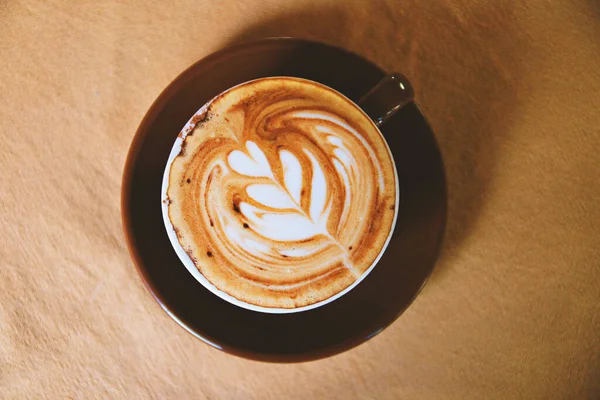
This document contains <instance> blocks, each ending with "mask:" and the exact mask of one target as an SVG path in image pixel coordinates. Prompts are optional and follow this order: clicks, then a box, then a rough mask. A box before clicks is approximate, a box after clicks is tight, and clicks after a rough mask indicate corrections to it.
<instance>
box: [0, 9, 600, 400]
mask: <svg viewBox="0 0 600 400" xmlns="http://www.w3.org/2000/svg"><path fill="white" fill-rule="evenodd" d="M169 3H171V2H164V1H146V2H141V1H140V2H121V1H75V0H73V1H66V0H65V1H49V0H44V1H33V0H32V1H17V0H2V1H0V196H1V197H0V224H1V225H0V228H1V232H0V263H1V268H0V398H1V399H38V398H52V399H62V398H73V399H93V398H115V399H134V398H160V399H176V398H195V399H287V398H292V399H306V398H319V399H338V398H339V399H342V398H344V399H345V398H348V399H371V398H374V399H598V398H600V157H599V155H598V151H599V149H600V4H599V3H598V1H597V0H589V1H583V0H572V1H561V0H548V1H542V0H534V1H487V0H485V1H484V0H481V1H470V0H469V1H467V0H464V1H460V0H445V1H441V0H440V1H438V0H435V1H434V0H431V1H419V0H406V1H404V0H402V1H400V0H397V1H393V0H389V1H367V0H365V1H360V0H355V1H347V0H335V1H333V0H332V1H305V0H294V1H286V2H283V1H276V0H273V1H262V2H259V1H249V0H223V1H188V2H180V3H179V4H169ZM272 35H291V36H301V37H307V38H315V39H319V40H322V41H326V42H329V43H333V44H337V45H341V46H345V47H347V48H349V49H351V50H354V51H356V52H358V53H359V54H362V55H364V56H366V57H368V58H370V59H372V60H373V61H375V62H377V63H379V64H380V65H381V66H382V67H384V68H386V69H388V70H390V71H391V70H399V71H403V72H405V73H406V74H407V75H408V76H409V77H410V78H411V79H412V81H413V84H414V86H415V87H416V90H417V98H418V102H419V103H420V105H421V106H422V108H423V109H424V111H425V112H426V113H427V115H428V116H429V118H430V120H431V123H432V125H433V127H434V130H435V131H436V134H437V136H438V140H439V143H440V146H441V150H442V153H443V157H444V160H445V163H446V167H447V174H448V180H449V190H450V215H449V226H448V231H447V235H446V241H445V246H444V251H443V254H442V257H441V260H440V261H439V263H438V266H437V269H436V271H435V273H434V275H433V277H432V279H431V280H430V282H429V284H428V285H427V286H426V288H425V290H424V291H423V292H422V294H421V295H420V296H419V298H418V299H417V301H416V302H415V303H414V304H413V306H412V307H411V308H410V309H409V310H408V311H407V312H406V313H405V314H404V315H403V316H402V317H401V318H400V319H399V320H398V321H396V322H395V323H394V324H393V325H392V326H391V327H390V328H388V329H387V330H385V331H384V332H383V333H382V334H381V335H379V336H377V337H376V338H374V339H373V340H371V341H370V342H368V343H366V344H364V345H362V346H360V347H358V348H356V349H354V350H352V351H349V352H347V353H344V354H342V355H339V356H336V357H333V358H330V359H326V360H322V361H317V362H311V363H305V364H298V365H270V364H263V363H258V362H251V361H246V360H243V359H239V358H235V357H232V356H228V355H226V354H223V353H221V352H219V351H217V350H214V349H212V348H210V347H208V346H207V345H204V344H203V343H201V342H200V341H198V340H196V339H194V338H193V337H192V336H191V335H189V334H187V333H186V332H185V331H184V330H183V329H181V328H180V327H179V326H178V325H177V324H176V323H175V322H173V321H172V320H171V319H170V318H169V317H168V316H167V315H166V314H165V313H164V312H163V311H162V310H161V309H160V308H159V306H158V305H157V304H156V303H155V302H154V300H153V299H152V297H151V296H150V295H149V293H148V292H147V291H146V290H145V288H144V286H143V285H142V283H141V280H140V279H139V277H138V276H137V273H136V271H135V269H134V267H133V264H132V262H131V260H130V258H129V255H128V252H127V249H126V246H125V243H124V238H123V234H122V231H121V220H120V210H119V201H120V184H121V174H122V168H123V164H124V161H125V156H126V153H127V149H128V146H129V144H130V142H131V140H132V137H133V135H134V132H135V130H136V127H137V125H138V123H139V122H140V120H141V119H142V116H143V115H144V113H145V111H146V110H147V109H148V107H149V106H150V104H151V103H152V101H153V100H154V99H155V98H156V96H157V95H158V94H159V93H160V91H161V90H162V89H163V88H164V87H165V86H166V85H167V84H168V83H169V82H170V81H171V80H172V79H173V78H174V77H175V76H176V75H177V74H178V73H179V72H181V71H182V70H183V69H185V68H186V67H187V66H189V65H190V64H191V63H193V62H195V61H196V60H198V59H199V58H201V57H203V56H205V55H207V54H209V53H211V52H213V51H215V50H217V49H220V48H222V47H224V46H226V45H228V44H230V43H232V42H236V41H239V40H241V39H245V38H255V37H261V36H272ZM240 67H242V68H243V66H240Z"/></svg>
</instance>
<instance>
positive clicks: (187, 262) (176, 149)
mask: <svg viewBox="0 0 600 400" xmlns="http://www.w3.org/2000/svg"><path fill="white" fill-rule="evenodd" d="M271 79H289V80H296V81H305V82H308V83H311V84H314V85H317V86H319V87H322V88H325V89H327V90H329V91H331V92H333V93H335V94H337V95H338V96H341V97H342V98H343V99H345V100H346V101H348V102H349V103H350V104H352V105H353V106H354V108H355V109H356V110H357V111H359V112H360V113H361V114H362V115H363V117H364V118H366V120H368V121H369V122H370V123H371V125H372V126H373V127H374V128H375V129H376V131H377V132H378V134H379V135H380V137H381V139H382V140H383V143H384V145H385V148H386V149H387V152H388V155H389V158H390V160H391V162H392V167H393V168H392V169H393V171H394V182H395V189H396V195H395V202H394V205H395V207H394V217H393V220H392V225H391V226H390V229H389V232H388V235H387V237H386V240H385V242H384V244H383V246H382V247H381V250H380V251H379V254H378V255H377V257H375V259H374V260H373V262H372V263H371V265H370V266H369V268H367V269H366V270H365V272H363V273H362V274H361V276H360V277H359V278H357V279H356V280H355V281H354V282H352V283H351V284H350V285H349V286H348V287H346V288H344V289H343V290H341V291H339V292H337V293H336V294H334V295H332V296H330V297H328V298H326V299H324V300H321V301H318V302H316V303H312V304H309V305H306V306H302V307H295V308H279V307H262V306H257V305H255V304H251V303H247V302H244V301H241V300H239V299H237V298H236V297H234V296H232V295H230V294H228V293H227V292H225V291H222V290H220V289H218V288H217V287H216V286H215V285H214V284H213V283H212V282H210V281H209V280H208V279H207V278H206V277H205V276H204V275H203V274H202V273H201V272H200V271H199V270H198V268H197V267H196V265H195V263H194V262H193V260H192V259H191V257H190V255H189V254H188V253H187V252H186V251H185V249H184V248H183V247H182V246H181V243H180V242H179V239H178V237H177V234H176V232H175V228H174V227H173V224H172V222H171V220H170V218H169V211H168V208H169V199H168V196H167V190H168V188H169V174H170V171H171V165H172V163H173V161H174V160H175V158H176V157H177V156H178V155H179V153H180V151H181V144H182V143H183V142H184V141H185V138H186V137H187V135H188V133H189V132H191V131H192V130H193V129H194V127H195V125H196V124H197V122H196V121H197V120H198V118H197V117H199V116H203V115H204V114H205V113H206V111H207V110H208V108H209V107H210V106H211V104H212V103H213V102H214V101H215V100H217V99H218V98H220V97H222V96H224V95H225V94H227V93H228V92H230V91H232V90H234V89H236V88H238V87H240V86H243V85H247V84H251V83H255V82H257V81H263V80H271ZM160 202H161V211H162V217H163V222H164V225H165V229H166V232H167V236H168V238H169V242H170V243H171V246H172V247H173V249H174V250H175V253H176V254H177V257H178V258H179V260H180V261H181V263H182V264H183V265H184V266H185V268H186V269H187V270H188V272H189V273H190V274H191V275H192V276H193V277H194V278H195V279H196V280H197V281H198V282H199V283H200V284H201V285H202V286H203V287H204V288H206V289H207V290H209V291H210V292H211V293H213V294H214V295H216V296H218V297H220V298H221V299H223V300H225V301H227V302H229V303H231V304H233V305H235V306H238V307H241V308H244V309H247V310H251V311H256V312H262V313H266V314H293V313H299V312H303V311H309V310H314V309H316V308H319V307H322V306H324V305H326V304H329V303H331V302H333V301H335V300H337V299H339V298H341V297H342V296H344V295H345V294H347V293H349V292H350V291H351V290H352V289H354V288H355V287H356V286H358V285H359V284H360V283H361V282H362V281H363V280H364V279H365V278H366V277H367V276H368V275H369V274H370V273H371V271H373V269H374V268H375V267H376V266H377V264H378V263H379V261H380V259H381V257H382V256H383V254H384V253H385V252H386V250H387V247H388V245H389V243H390V241H391V238H392V235H393V233H394V231H395V229H396V223H397V220H398V210H399V208H400V207H399V203H400V186H399V181H398V171H397V166H396V161H395V159H394V155H393V153H392V151H391V148H390V146H389V144H388V142H387V140H386V139H385V136H384V135H383V133H382V132H381V129H380V128H379V127H378V126H377V125H376V124H375V122H374V121H373V120H372V119H371V118H370V117H369V116H368V115H367V114H366V113H365V112H364V111H363V109H362V108H361V107H360V106H359V105H358V104H357V103H356V102H354V101H353V100H351V99H349V98H348V97H347V96H346V95H345V94H343V93H341V92H339V91H338V90H335V89H333V88H331V87H330V86H328V85H325V84H323V83H320V82H316V81H313V80H310V79H305V78H298V77H294V76H281V75H276V76H267V77H261V78H256V79H251V80H248V81H245V82H241V83H238V84H236V85H234V86H232V87H230V88H228V89H226V90H224V91H222V92H220V93H219V94H217V95H216V96H215V97H213V98H212V99H210V100H209V101H207V102H206V103H205V104H204V105H203V106H202V107H200V108H199V109H198V111H196V112H195V113H194V114H193V115H192V116H191V117H190V118H189V120H188V121H187V122H186V124H185V125H184V126H183V128H182V129H181V131H180V133H179V134H178V135H177V137H176V138H175V141H174V143H173V146H172V147H171V151H170V152H169V157H168V159H167V163H166V165H165V168H164V172H163V177H162V184H161V198H160Z"/></svg>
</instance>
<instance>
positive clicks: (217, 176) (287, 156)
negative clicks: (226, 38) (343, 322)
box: [167, 78, 397, 308]
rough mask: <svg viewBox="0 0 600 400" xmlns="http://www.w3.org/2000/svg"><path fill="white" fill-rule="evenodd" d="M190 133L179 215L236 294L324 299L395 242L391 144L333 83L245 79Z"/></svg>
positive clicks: (207, 267) (193, 242)
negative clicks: (329, 85) (390, 241)
mask: <svg viewBox="0 0 600 400" xmlns="http://www.w3.org/2000/svg"><path fill="white" fill-rule="evenodd" d="M194 120H195V121H194ZM182 139H183V142H182V146H181V152H180V153H179V155H178V156H177V157H176V158H175V159H174V160H173V162H172V165H171V169H170V172H169V177H168V190H167V195H168V200H169V204H168V216H169V219H170V221H171V223H172V224H173V227H174V229H175V232H176V233H177V238H178V241H179V243H180V244H181V246H182V247H183V249H185V251H186V252H187V253H188V255H189V256H190V258H191V259H192V260H193V262H194V264H195V265H196V267H197V268H198V270H199V271H200V273H201V274H202V275H203V276H204V277H205V278H206V279H207V280H208V281H209V282H210V283H212V284H213V285H214V286H215V287H216V288H218V289H219V290H221V291H223V292H225V293H227V294H228V295H230V296H233V297H235V298H236V299H238V300H240V301H242V302H245V303H249V304H253V305H257V306H261V307H267V308H269V307H276V308H298V307H303V306H307V305H310V304H314V303H316V302H320V301H322V300H325V299H327V298H329V297H331V296H334V295H336V294H338V293H340V292H342V291H343V290H344V289H346V288H347V287H349V286H350V285H352V284H353V283H354V282H356V281H357V279H359V278H360V277H361V276H363V274H365V272H367V270H369V268H370V267H371V266H372V265H373V263H374V261H375V260H376V259H377V258H378V256H379V254H380V253H381V251H382V249H383V248H384V246H385V245H386V243H387V240H388V237H389V233H390V230H391V227H392V225H393V222H394V219H395V216H396V215H395V214H396V211H395V204H396V197H397V187H396V178H395V171H394V167H393V161H392V159H391V156H390V153H389V149H388V148H387V145H386V144H385V142H384V141H383V138H382V137H381V135H380V133H379V132H378V131H377V129H376V128H375V127H374V126H373V124H372V123H370V121H368V120H366V117H364V116H363V115H362V113H361V111H360V110H359V109H357V108H356V106H355V105H354V104H353V103H351V102H350V101H349V100H347V99H345V98H344V97H343V96H341V95H339V94H337V93H336V92H334V91H332V90H331V89H328V88H326V87H324V86H321V85H319V84H316V83H314V82H310V81H304V80H300V79H294V78H268V79H263V80H258V81H253V82H249V83H246V84H243V85H240V86H237V87H235V88H233V89H231V90H229V91H227V92H225V93H223V94H222V95H220V96H219V97H218V98H216V99H215V100H213V101H212V102H211V103H210V105H209V106H208V107H207V108H206V109H203V110H201V111H200V112H199V114H198V115H197V116H196V117H195V118H194V119H193V120H192V122H191V123H190V124H188V127H187V128H186V129H185V130H184V131H183V132H182Z"/></svg>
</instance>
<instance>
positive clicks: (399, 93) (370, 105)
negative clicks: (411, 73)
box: [358, 72, 415, 128]
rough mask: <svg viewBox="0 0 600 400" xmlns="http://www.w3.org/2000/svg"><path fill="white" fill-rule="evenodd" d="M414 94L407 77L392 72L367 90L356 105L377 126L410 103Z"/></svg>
mask: <svg viewBox="0 0 600 400" xmlns="http://www.w3.org/2000/svg"><path fill="white" fill-rule="evenodd" d="M414 95H415V92H414V90H413V87H412V85H411V84H410V82H409V81H408V79H406V77H405V76H404V75H402V74H400V73H398V72H394V73H392V74H390V75H388V76H386V77H385V78H383V79H382V80H381V81H380V82H379V83H378V84H377V85H375V87H373V89H371V90H369V92H368V93H367V94H365V95H364V96H363V97H362V98H361V99H360V100H359V101H358V105H359V106H360V108H362V109H363V111H364V112H365V113H366V114H367V115H368V116H369V118H371V119H372V120H373V122H374V123H375V125H376V126H377V127H378V128H379V127H381V126H382V125H383V124H385V122H386V121H387V120H388V119H390V118H391V117H392V115H394V114H396V112H397V111H398V110H399V109H401V108H402V107H404V106H405V105H407V104H408V103H410V102H411V101H412V100H413V98H414Z"/></svg>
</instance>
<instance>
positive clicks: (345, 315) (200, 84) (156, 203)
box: [122, 39, 447, 362]
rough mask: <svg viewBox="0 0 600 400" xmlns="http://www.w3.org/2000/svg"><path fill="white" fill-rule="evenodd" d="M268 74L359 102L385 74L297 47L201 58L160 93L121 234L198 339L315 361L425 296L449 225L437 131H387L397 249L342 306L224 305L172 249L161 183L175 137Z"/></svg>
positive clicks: (127, 180)
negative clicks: (394, 173)
mask: <svg viewBox="0 0 600 400" xmlns="http://www.w3.org/2000/svg"><path fill="white" fill-rule="evenodd" d="M266 76H296V77H301V78H306V79H311V80H314V81H317V82H321V83H324V84H325V85H328V86H330V87H332V88H333V89H336V90H338V91H340V92H342V93H344V94H345V95H346V96H348V97H349V98H351V99H353V100H355V101H357V100H358V99H359V98H360V97H361V96H362V95H364V94H365V93H366V92H368V91H369V89H371V88H372V87H373V86H375V84H377V82H378V81H379V80H380V79H382V78H383V77H384V76H385V72H384V71H382V70H381V69H380V68H379V67H377V66H376V65H374V64H372V63H371V62H369V61H366V60H365V59H363V58H361V57H359V56H357V55H356V54H353V53H350V52H348V51H345V50H342V49H339V48H336V47H332V46H329V45H325V44H322V43H316V42H311V41H306V40H298V39H265V40H260V41H254V42H248V43H243V44H240V45H236V46H233V47H230V48H227V49H225V50H221V51H219V52H217V53H214V54H211V55H210V56H208V57H206V58H204V59H202V60H200V61H199V62H197V63H196V64H194V65H192V66H191V67H190V68H188V69H187V70H186V71H184V72H183V73H182V74H181V75H179V76H178V77H177V78H176V79H175V80H174V81H173V82H172V83H171V84H170V85H169V86H168V87H167V88H166V89H165V90H164V91H163V92H162V93H161V94H160V96H159V97H158V99H157V100H156V101H155V102H154V104H153V105H152V106H151V107H150V109H149V110H148V112H147V113H146V116H145V117H144V119H143V121H142V123H141V124H140V127H139V128H138V131H137V133H136V135H135V137H134V139H133V143H132V145H131V149H130V151H129V154H128V157H127V162H126V164H125V171H124V176H123V187H122V218H123V225H124V229H125V235H126V238H127V243H128V245H129V250H130V252H131V255H132V257H133V259H134V261H135V264H136V265H137V268H138V271H139V273H140V275H141V277H142V279H143V280H144V282H145V284H146V286H147V287H148V289H149V290H150V292H151V293H152V295H153V296H154V298H155V299H156V300H157V301H158V303H159V304H160V305H161V307H162V308H163V309H164V310H165V311H166V312H167V313H168V314H169V315H170V316H171V317H172V318H173V319H174V320H175V321H177V322H178V323H179V324H180V325H181V326H183V327H184V328H185V329H186V330H187V331H188V332H190V333H191V334H193V335H194V336H196V337H198V338H199V339H201V340H203V341H204V342H206V343H208V344H210V345H211V346H214V347H216V348H218V349H221V350H224V351H226V352H228V353H232V354H235V355H238V356H242V357H247V358H252V359H256V360H263V361H278V362H293V361H306V360H313V359H317V358H322V357H326V356H330V355H333V354H336V353H339V352H342V351H344V350H348V349H350V348H352V347H354V346H356V345H358V344H360V343H362V342H364V341H365V340H368V339H370V338H371V337H373V336H374V335H376V334H377V333H379V332H381V331H382V330H383V329H384V328H385V327H386V326H388V325H389V324H390V323H392V322H393V321H394V320H395V319H396V318H397V317H398V316H399V315H400V314H401V313H402V312H403V311H404V310H405V309H406V308H407V307H408V306H409V305H410V303H411V302H412V301H413V299H414V298H415V296H416V295H417V294H418V293H419V291H420V290H421V288H422V287H423V285H424V284H425V281H426V280H427V278H428V277H429V275H430V274H431V271H432V269H433V266H434V263H435V261H436V258H437V256H438V253H439V250H440V244H441V241H442V236H443V233H444V227H445V224H446V206H447V204H446V202H447V198H446V182H445V176H444V168H443V164H442V159H441V156H440V152H439V149H438V146H437V143H436V140H435V138H434V135H433V132H432V131H431V129H430V128H429V125H428V124H427V122H426V120H425V117H424V116H423V114H422V113H421V112H420V110H419V108H418V107H417V106H416V104H414V103H410V104H409V105H408V106H406V107H404V108H403V109H401V110H400V111H399V112H398V113H397V114H396V115H394V116H393V117H392V118H391V119H390V120H389V121H388V122H387V123H386V124H385V126H384V128H383V129H382V132H383V134H384V135H385V138H386V140H387V141H388V143H389V145H390V148H391V150H392V153H393V155H394V159H395V161H396V166H397V169H398V179H399V183H400V203H399V213H398V222H397V224H396V228H395V231H394V233H393V236H392V239H391V242H390V244H389V246H388V248H387V251H386V252H385V254H384V255H383V257H382V258H381V260H380V261H379V263H378V264H377V266H376V267H375V268H374V269H373V271H372V272H371V273H370V274H369V275H368V276H367V277H366V278H365V279H364V280H363V281H362V282H361V283H360V284H359V285H358V286H357V287H356V288H354V289H353V290H351V291H350V292H349V293H347V294H346V295H344V296H342V297H341V298H340V299H338V300H336V301H334V302H332V303H329V304H327V305H325V306H322V307H319V308H317V309H314V310H310V311H304V312H300V313H292V314H266V313H260V312H255V311H249V310H246V309H243V308H240V307H237V306H234V305H232V304H230V303H228V302H226V301H224V300H222V299H220V298H219V297H217V296H215V295H214V294H212V293H211V292H209V291H208V290H207V289H205V288H204V287H203V286H202V285H201V284H200V283H199V282H197V281H196V279H194V277H193V276H192V275H191V274H190V273H189V272H188V271H187V270H186V268H185V267H184V266H183V264H182V263H181V262H180V261H179V258H178V257H177V254H175V251H174V250H173V248H172V247H171V244H170V242H169V239H168V237H167V233H166V231H165V227H164V224H163V220H162V214H161V205H160V193H161V182H162V176H163V172H164V168H165V165H166V162H167V157H168V155H169V152H170V151H171V146H172V145H173V142H174V140H175V138H176V136H177V134H178V133H179V131H180V130H181V128H182V127H183V126H184V125H185V123H186V122H187V121H188V119H189V118H190V117H191V116H192V115H193V114H194V113H195V112H196V110H198V109H199V108H200V107H201V106H202V105H203V104H204V103H206V102H207V101H208V100H210V99H211V98H212V97H214V96H215V95H217V94H219V93H220V92H222V91H224V90H225V89H228V88H230V87H232V86H234V85H237V84H239V83H242V82H245V81H248V80H251V79H256V78H261V77H266ZM416 91H417V96H418V88H416Z"/></svg>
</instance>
